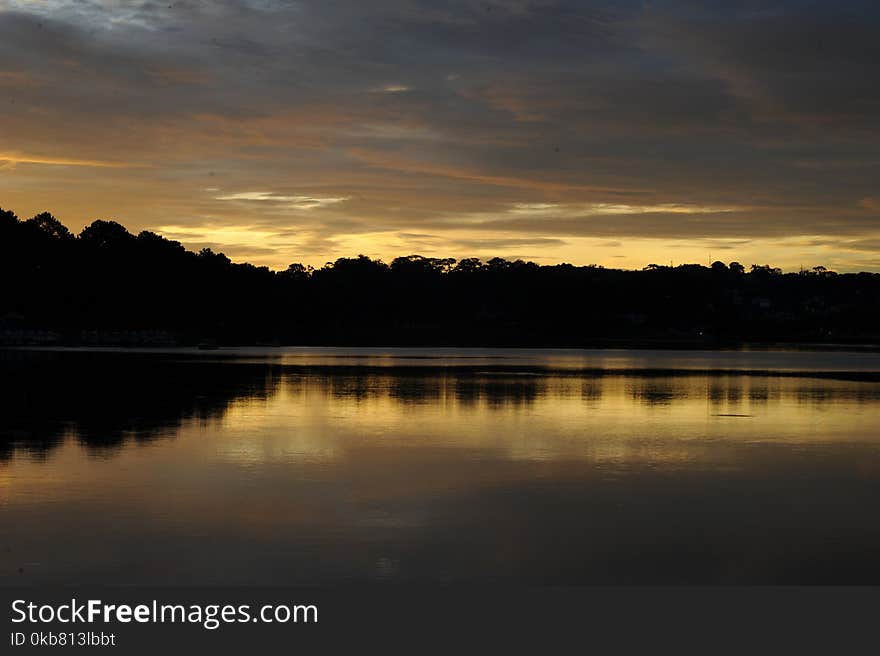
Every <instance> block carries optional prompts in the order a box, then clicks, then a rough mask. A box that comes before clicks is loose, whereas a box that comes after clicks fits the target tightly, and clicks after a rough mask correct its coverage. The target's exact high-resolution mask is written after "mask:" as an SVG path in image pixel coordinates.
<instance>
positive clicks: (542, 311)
mask: <svg viewBox="0 0 880 656" xmlns="http://www.w3.org/2000/svg"><path fill="white" fill-rule="evenodd" d="M46 331H52V334H55V335H56V337H55V339H57V340H59V341H61V342H63V343H88V344H92V343H139V342H140V341H144V340H150V339H154V337H151V336H150V335H152V334H153V333H158V334H160V337H159V338H156V339H160V340H162V339H165V340H168V339H173V340H177V341H178V342H184V343H195V342H198V341H200V340H202V339H204V338H207V337H209V338H214V339H217V340H218V341H221V342H227V343H254V342H263V341H267V340H271V341H273V342H275V341H278V342H286V343H294V344H383V345H389V344H399V345H407V344H428V345H430V344H434V345H439V344H448V345H498V346H585V345H608V344H644V345H658V344H679V345H686V344H694V345H705V344H729V343H736V342H738V341H743V340H751V341H780V340H785V341H797V340H805V341H822V340H833V341H835V342H841V341H847V340H849V341H861V342H867V341H875V340H877V339H880V274H873V273H860V274H835V273H834V272H832V271H829V270H827V269H825V268H824V267H814V268H813V269H810V270H807V271H805V272H802V273H792V274H783V273H782V272H781V271H780V270H779V269H777V268H774V267H771V266H769V265H754V266H752V268H751V270H750V271H749V272H748V273H747V272H746V271H745V269H744V267H743V266H742V265H741V264H739V263H738V262H731V263H730V265H729V266H726V267H725V265H724V264H723V263H722V262H714V263H713V264H712V265H711V266H710V267H706V266H703V265H697V264H681V265H678V266H675V267H672V266H661V265H657V264H651V265H648V266H647V267H646V268H645V270H643V271H620V270H615V269H603V268H601V267H598V266H573V265H571V264H567V263H563V264H557V265H552V266H539V265H538V264H536V263H534V262H527V261H523V260H514V261H510V260H507V259H504V258H492V259H490V260H489V261H488V262H486V263H483V262H481V261H480V260H479V259H476V258H467V259H463V260H461V261H459V262H456V261H455V260H454V259H452V258H433V257H425V256H421V255H408V256H405V257H398V258H395V259H394V260H392V261H391V264H390V265H389V264H386V263H384V262H382V261H380V260H374V259H372V258H369V257H366V256H364V255H359V256H358V257H354V258H339V259H337V260H336V261H335V262H328V263H327V264H326V265H324V266H323V267H320V268H318V269H313V268H312V267H307V266H304V265H302V264H291V265H290V266H289V267H288V268H287V269H286V270H284V271H280V272H275V271H271V270H270V269H268V268H267V267H264V266H254V265H252V264H241V263H234V262H232V261H231V260H230V259H229V258H228V257H227V256H226V255H225V254H223V253H219V252H215V251H213V250H212V249H211V248H203V249H202V250H200V251H199V252H197V253H195V252H192V251H188V250H186V249H185V248H184V247H183V246H182V245H181V244H180V243H179V242H176V241H173V240H169V239H166V238H164V237H162V236H161V235H158V234H155V233H153V232H149V231H143V232H141V233H140V234H138V235H137V236H136V237H135V236H134V235H132V234H131V233H129V231H128V230H126V229H125V227H124V226H122V225H120V224H119V223H116V222H115V221H102V220H97V221H94V222H93V223H92V224H91V225H89V226H88V227H86V228H85V229H83V230H82V231H81V232H80V234H79V236H76V237H74V236H72V235H70V233H69V231H68V230H67V229H66V228H65V227H64V226H63V225H62V224H61V223H60V222H59V221H58V220H57V219H55V218H54V217H53V216H52V215H51V214H48V213H41V214H39V215H37V216H35V217H33V218H32V219H29V220H28V221H24V222H22V221H20V220H19V219H18V217H17V216H16V215H15V214H14V213H13V212H9V211H5V210H0V343H10V342H12V343H28V340H38V341H39V339H43V337H40V335H44V334H45V333H46ZM151 331H152V332H151ZM161 335H165V336H166V337H161ZM15 340H19V341H18V342H16V341H15Z"/></svg>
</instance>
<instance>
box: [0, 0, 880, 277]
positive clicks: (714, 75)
mask: <svg viewBox="0 0 880 656" xmlns="http://www.w3.org/2000/svg"><path fill="white" fill-rule="evenodd" d="M878 28H880V10H878V9H877V7H876V6H875V5H873V4H870V3H865V2H861V1H858V0H851V1H850V2H846V3H843V4H840V3H838V4H836V5H835V4H831V3H827V4H824V5H823V4H821V3H819V4H816V3H809V4H807V3H798V2H776V3H763V4H761V6H760V7H759V6H758V5H756V4H755V3H750V2H746V3H696V2H691V1H689V0H675V1H674V2H668V3H642V2H630V1H629V0H626V1H624V2H611V0H605V1H598V0H580V1H574V0H571V1H569V0H539V1H537V2H524V1H521V0H504V1H495V0H491V1H490V2H486V1H483V0H438V1H432V2H427V0H376V2H371V3H368V4H364V3H353V2H352V3H336V2H318V1H312V0H305V1H303V2H297V3H289V2H281V1H280V0H279V1H277V2H276V1H272V0H216V1H214V2H210V3H205V2H192V1H189V0H181V1H178V2H174V3H156V2H150V1H138V2H130V3H119V2H116V1H115V0H44V1H40V2H25V1H23V0H6V1H5V2H2V3H0V62H2V64H0V88H2V90H3V98H2V99H0V122H2V123H0V124H2V125H3V128H4V129H3V151H4V153H3V154H2V155H0V157H3V158H4V159H3V160H2V161H0V168H3V169H6V170H8V169H12V168H14V167H16V165H18V167H17V170H16V171H15V174H14V175H11V174H10V175H6V174H4V175H0V193H2V198H3V203H4V206H7V205H11V204H13V203H14V205H15V209H16V210H17V211H18V213H19V214H20V215H26V214H28V213H36V212H37V211H40V210H43V209H46V203H49V202H51V203H52V204H53V205H54V206H53V207H51V208H49V209H52V210H53V211H55V212H56V213H57V214H58V215H61V216H65V217H67V220H68V221H69V222H70V223H71V227H73V228H78V227H81V226H82V225H83V224H85V223H87V222H88V221H90V220H91V219H92V218H94V216H117V217H118V218H119V219H120V220H122V221H123V222H125V223H127V224H129V225H131V227H132V228H133V229H142V228H146V229H155V228H156V227H157V226H172V225H173V226H177V228H179V229H181V230H184V231H185V230H186V229H192V230H194V231H196V232H193V233H190V234H189V236H188V237H187V238H189V239H191V240H193V243H195V241H196V240H199V243H211V244H215V245H217V247H218V248H220V249H221V250H222V246H223V244H227V250H230V252H232V250H233V249H237V250H236V252H240V253H245V252H248V253H251V254H252V256H253V257H254V258H256V261H259V262H271V263H273V264H276V263H283V262H285V261H290V260H292V259H295V258H296V256H297V255H298V254H300V253H306V252H307V253H311V254H314V257H315V258H316V260H317V259H321V258H322V257H323V256H324V255H326V256H327V257H328V258H329V257H330V256H333V255H339V256H341V255H351V254H352V253H345V252H343V250H344V249H346V248H351V249H356V248H368V249H369V250H370V252H371V253H373V254H377V255H381V256H383V257H385V258H386V259H389V258H391V257H394V256H396V255H399V254H400V253H399V252H396V249H403V248H408V247H409V245H410V244H411V243H412V242H408V241H407V239H406V238H405V237H403V236H401V235H405V234H406V235H423V237H420V238H419V239H420V240H421V242H420V243H425V244H429V245H431V248H433V249H436V250H435V251H434V252H436V253H437V254H444V253H440V252H439V251H440V250H442V249H448V250H449V252H448V253H445V254H448V255H452V256H456V255H459V254H461V253H462V252H464V251H467V250H468V249H470V248H474V247H476V245H477V244H478V243H482V244H485V245H486V246H485V248H487V249H492V248H496V249H499V250H505V249H509V248H518V247H519V246H522V247H528V248H529V249H530V252H532V253H534V254H535V255H536V256H538V257H540V258H542V259H544V260H548V261H549V260H553V259H562V258H564V259H568V260H570V261H575V262H584V263H587V262H592V261H595V260H597V259H598V258H597V254H596V250H594V249H598V250H599V251H601V252H607V251H610V250H611V249H609V248H607V247H605V246H599V245H598V244H597V241H598V240H602V241H603V243H604V242H620V243H622V244H623V246H622V247H621V249H622V250H626V251H627V252H628V253H630V254H631V257H632V258H633V259H632V264H633V265H638V264H641V265H644V264H645V263H646V262H641V263H639V262H638V258H639V257H642V256H641V255H639V254H638V253H645V255H644V257H649V255H650V257H654V258H655V259H657V258H656V256H655V255H654V253H653V251H650V249H651V248H653V246H651V244H650V243H649V241H650V240H653V242H652V243H656V244H659V245H662V244H666V243H673V242H674V243H676V244H677V246H676V248H677V249H678V250H684V251H688V249H690V251H688V252H690V253H693V256H694V258H695V259H698V261H703V259H704V255H705V254H704V253H703V251H704V249H705V247H706V245H707V244H709V243H716V244H718V248H720V249H723V250H725V251H728V252H731V253H735V252H736V251H735V249H732V248H729V246H731V245H736V247H737V248H744V249H757V248H763V247H762V246H760V244H765V245H766V250H768V256H767V260H768V261H771V260H777V259H778V260H786V261H794V262H796V261H797V260H798V259H799V258H803V259H804V260H806V259H807V258H809V257H812V256H813V255H812V251H811V248H812V247H810V246H808V245H807V241H809V240H812V239H820V240H826V241H828V242H829V244H828V245H823V246H822V247H821V248H823V249H826V251H827V255H828V257H834V258H837V259H838V261H840V262H851V263H852V265H851V266H853V267H855V266H860V265H861V264H859V263H865V262H871V261H874V260H876V258H873V259H872V258H871V254H872V253H875V252H880V249H878V250H873V246H874V245H875V244H876V239H877V238H878V233H880V228H878V225H880V223H878V220H880V204H878V200H877V191H876V180H877V175H876V174H877V171H876V164H877V162H880V112H878V111H877V108H878V107H880V88H878V86H877V84H876V82H875V80H874V75H873V71H874V69H875V64H874V62H875V61H876V60H877V59H878V58H880V45H878V41H877V39H876V38H875V35H876V33H877V30H878ZM4 162H5V165H4ZM206 188H213V189H215V190H216V191H207V192H206V191H204V190H205V189H206ZM245 225H248V226H250V227H251V228H252V231H253V234H259V235H260V240H257V241H260V243H257V241H254V239H255V238H252V237H253V235H251V236H250V237H248V236H246V235H241V234H239V233H237V232H236V230H238V229H239V228H241V227H242V226H245ZM290 231H294V233H295V234H293V235H292V234H291V232H290ZM179 234H182V235H184V236H186V234H187V233H185V232H181V233H179ZM242 240H245V241H242ZM516 240H520V241H519V242H517V241H516ZM527 242H528V243H527ZM844 242H848V243H849V247H847V245H846V243H844ZM517 244H519V246H517ZM634 244H635V245H634ZM853 244H861V246H860V247H863V248H866V249H868V250H862V251H858V252H859V253H863V254H864V255H865V256H864V257H861V256H856V255H854V254H855V251H854V250H852V245H853ZM246 247H248V248H250V250H248V251H245V250H242V249H244V248H246ZM658 248H660V246H658ZM260 249H262V250H260ZM321 249H325V250H326V253H322V252H321ZM639 249H640V250H639ZM773 249H776V250H775V251H774V250H773ZM826 251H823V253H824V252H826ZM773 253H777V255H776V256H775V257H774V255H773ZM697 256H699V257H697ZM847 258H849V259H847ZM626 262H627V263H630V262H631V260H630V259H627V260H626ZM318 263H320V262H318ZM838 268H843V267H838Z"/></svg>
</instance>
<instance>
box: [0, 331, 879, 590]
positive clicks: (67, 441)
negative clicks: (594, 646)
mask: <svg viewBox="0 0 880 656" xmlns="http://www.w3.org/2000/svg"><path fill="white" fill-rule="evenodd" d="M0 380H2V382H0V388H2V390H0V391H2V399H3V412H2V415H0V527H2V528H3V530H2V532H0V585H31V584H34V585H36V584H82V583H109V584H124V585H134V584H154V585H155V584H158V585H182V584H195V585H221V584H232V585H238V584H252V585H276V584H277V585H282V584H283V585H292V584H319V585H327V584H339V583H361V582H375V583H392V584H393V583H447V582H449V583H461V582H467V583H517V584H522V583H525V584H670V583H671V584H678V583H696V584H742V583H747V584H751V583H873V584H878V583H880V421H878V418H880V355H878V354H877V353H851V352H805V351H627V350H619V351H614V350H608V351H561V350H507V349H496V350H480V349H331V348H325V349H320V348H300V349H294V348H290V349H287V348H280V349H278V348H275V349H272V348H268V349H256V348H255V349H219V350H216V351H197V350H186V349H169V350H167V351H157V350H143V351H137V350H128V351H126V350H118V349H92V350H85V349H84V350H76V349H70V350H65V349H57V350H27V349H21V350H14V349H9V350H5V351H0Z"/></svg>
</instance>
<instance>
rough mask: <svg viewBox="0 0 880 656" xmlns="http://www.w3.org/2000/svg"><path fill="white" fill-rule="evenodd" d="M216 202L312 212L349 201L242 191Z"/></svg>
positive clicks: (341, 198)
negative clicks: (272, 206)
mask: <svg viewBox="0 0 880 656" xmlns="http://www.w3.org/2000/svg"><path fill="white" fill-rule="evenodd" d="M214 198H215V199H216V200H232V201H246V202H253V201H256V202H264V203H272V204H276V205H283V206H285V207H290V208H292V209H296V210H312V209H316V208H320V207H327V206H328V205H336V204H338V203H344V202H345V201H347V200H349V197H348V196H341V197H338V198H319V197H315V196H285V195H280V194H275V193H273V192H271V191H242V192H238V193H235V194H225V195H221V196H214Z"/></svg>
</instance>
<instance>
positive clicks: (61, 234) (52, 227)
mask: <svg viewBox="0 0 880 656" xmlns="http://www.w3.org/2000/svg"><path fill="white" fill-rule="evenodd" d="M24 224H25V225H27V226H32V227H33V228H34V229H36V230H38V231H39V232H41V233H43V234H45V235H48V236H49V237H52V238H53V239H73V235H72V234H71V232H70V230H68V229H67V226H66V225H64V224H63V223H61V221H59V220H58V219H56V218H55V217H54V216H52V215H51V214H50V213H49V212H40V213H39V214H37V215H36V216H33V217H31V218H30V219H28V220H27V221H25V222H24Z"/></svg>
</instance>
